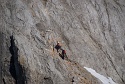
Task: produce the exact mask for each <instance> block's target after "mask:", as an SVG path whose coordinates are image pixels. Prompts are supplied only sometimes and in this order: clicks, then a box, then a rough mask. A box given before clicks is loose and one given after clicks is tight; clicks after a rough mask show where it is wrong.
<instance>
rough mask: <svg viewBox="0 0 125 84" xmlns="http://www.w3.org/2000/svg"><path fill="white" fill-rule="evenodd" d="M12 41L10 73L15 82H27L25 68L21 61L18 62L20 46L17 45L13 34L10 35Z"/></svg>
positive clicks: (22, 83) (20, 83)
mask: <svg viewBox="0 0 125 84" xmlns="http://www.w3.org/2000/svg"><path fill="white" fill-rule="evenodd" d="M10 43H11V46H10V48H9V50H10V53H11V55H12V56H11V59H10V68H9V71H10V74H11V75H12V77H13V78H14V79H15V81H16V83H15V84H26V77H25V73H24V70H23V68H22V66H21V65H20V63H19V62H18V48H17V47H16V46H15V42H14V38H13V36H10Z"/></svg>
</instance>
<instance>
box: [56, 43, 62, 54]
mask: <svg viewBox="0 0 125 84" xmlns="http://www.w3.org/2000/svg"><path fill="white" fill-rule="evenodd" d="M55 48H56V49H57V52H59V49H61V45H60V43H59V42H57V45H56V46H55Z"/></svg>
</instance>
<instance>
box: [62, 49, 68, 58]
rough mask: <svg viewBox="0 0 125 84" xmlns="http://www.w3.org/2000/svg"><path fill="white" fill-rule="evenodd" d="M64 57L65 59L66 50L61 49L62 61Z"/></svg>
mask: <svg viewBox="0 0 125 84" xmlns="http://www.w3.org/2000/svg"><path fill="white" fill-rule="evenodd" d="M64 57H67V56H66V50H63V49H62V59H64Z"/></svg>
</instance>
